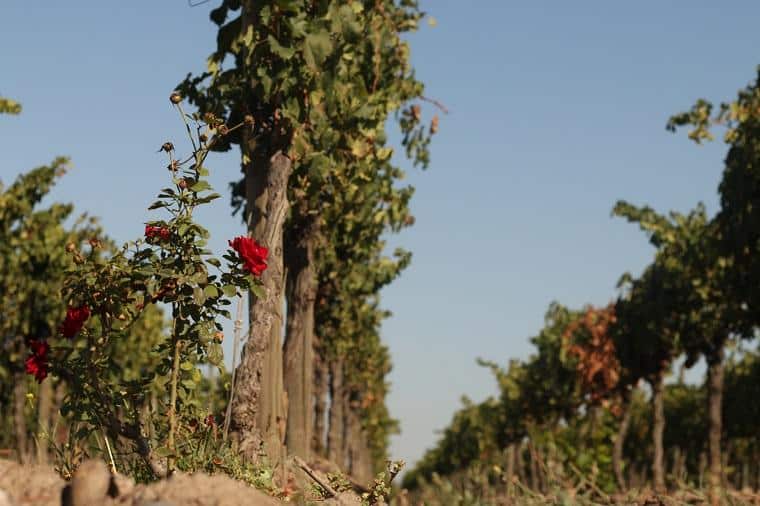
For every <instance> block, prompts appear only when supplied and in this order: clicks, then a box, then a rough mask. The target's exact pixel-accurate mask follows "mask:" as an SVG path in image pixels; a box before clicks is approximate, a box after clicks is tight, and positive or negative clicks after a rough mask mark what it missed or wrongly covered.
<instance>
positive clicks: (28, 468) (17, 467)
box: [0, 459, 64, 506]
mask: <svg viewBox="0 0 760 506" xmlns="http://www.w3.org/2000/svg"><path fill="white" fill-rule="evenodd" d="M63 485H64V482H63V480H62V479H61V477H60V476H58V473H56V472H55V471H54V470H53V469H52V468H51V467H46V466H33V465H23V464H19V463H18V462H12V461H10V460H3V459H0V489H2V490H3V491H5V493H6V494H7V495H8V497H9V499H10V501H11V502H10V504H12V505H14V506H27V505H32V504H33V505H35V506H60V504H61V489H62V488H63Z"/></svg>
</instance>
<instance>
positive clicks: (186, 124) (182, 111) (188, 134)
mask: <svg viewBox="0 0 760 506" xmlns="http://www.w3.org/2000/svg"><path fill="white" fill-rule="evenodd" d="M177 110H178V111H179V115H180V116H182V121H183V123H185V128H187V136H188V137H190V142H192V143H193V153H195V152H196V151H198V147H197V146H196V145H195V138H194V137H193V131H192V130H191V129H190V124H189V123H188V122H187V116H185V111H184V110H182V103H178V104H177Z"/></svg>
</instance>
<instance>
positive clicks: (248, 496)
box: [0, 460, 360, 506]
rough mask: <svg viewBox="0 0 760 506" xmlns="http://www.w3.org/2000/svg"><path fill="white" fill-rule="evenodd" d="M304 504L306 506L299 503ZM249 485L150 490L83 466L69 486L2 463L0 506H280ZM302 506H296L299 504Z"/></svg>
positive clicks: (178, 481) (220, 479) (176, 482)
mask: <svg viewBox="0 0 760 506" xmlns="http://www.w3.org/2000/svg"><path fill="white" fill-rule="evenodd" d="M301 503H302V501H301ZM283 504H293V502H290V503H286V502H284V501H281V500H279V499H276V498H273V497H270V496H268V495H266V494H264V493H263V492H261V491H259V490H257V489H255V488H252V487H250V486H248V485H246V484H245V483H242V482H239V481H235V480H233V479H231V478H229V477H227V476H222V475H215V476H209V475H206V474H202V473H196V474H193V475H186V474H178V475H176V476H173V477H171V478H170V479H167V480H162V481H159V482H156V483H151V484H150V485H135V484H134V482H132V480H131V479H129V478H127V477H124V476H120V475H115V476H112V475H111V474H110V473H109V471H108V468H107V467H106V465H105V463H103V462H101V461H95V460H92V461H88V462H85V463H84V464H82V466H81V467H80V468H79V469H78V470H77V472H76V473H75V475H74V477H73V478H72V480H71V481H70V482H68V483H67V482H65V481H64V480H63V479H61V478H60V476H58V474H57V473H56V472H55V471H54V470H53V469H52V468H50V467H42V466H33V465H21V464H18V463H16V462H12V461H8V460H0V506H31V505H34V506H59V505H60V506H101V505H102V506H116V505H119V506H184V505H187V506H234V505H246V506H282V505H283ZM296 504H298V502H296ZM320 504H324V505H326V506H356V505H358V504H360V501H359V498H358V496H356V494H352V493H343V494H340V495H339V496H337V497H334V498H331V499H328V500H322V501H320Z"/></svg>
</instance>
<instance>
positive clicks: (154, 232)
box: [145, 225, 172, 241]
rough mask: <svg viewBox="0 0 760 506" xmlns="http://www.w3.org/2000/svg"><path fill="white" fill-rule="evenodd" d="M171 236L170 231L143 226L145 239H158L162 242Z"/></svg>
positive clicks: (163, 228)
mask: <svg viewBox="0 0 760 506" xmlns="http://www.w3.org/2000/svg"><path fill="white" fill-rule="evenodd" d="M171 236H172V233H171V231H170V230H169V229H168V228H166V227H155V226H153V225H145V237H146V238H148V239H156V238H158V239H160V240H162V241H166V240H168V239H169V238H170V237H171Z"/></svg>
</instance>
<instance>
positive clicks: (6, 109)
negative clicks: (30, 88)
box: [0, 97, 21, 114]
mask: <svg viewBox="0 0 760 506" xmlns="http://www.w3.org/2000/svg"><path fill="white" fill-rule="evenodd" d="M0 114H21V104H19V103H18V102H16V101H15V100H11V99H9V98H5V97H0Z"/></svg>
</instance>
